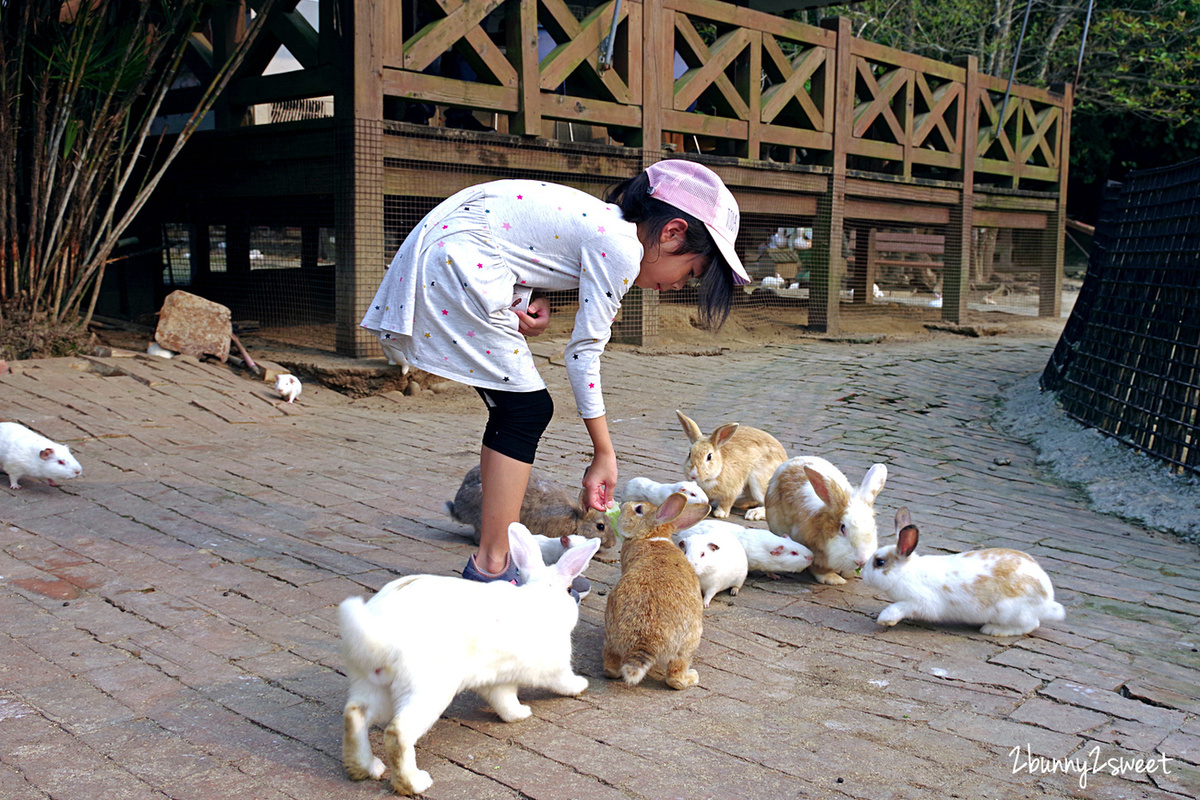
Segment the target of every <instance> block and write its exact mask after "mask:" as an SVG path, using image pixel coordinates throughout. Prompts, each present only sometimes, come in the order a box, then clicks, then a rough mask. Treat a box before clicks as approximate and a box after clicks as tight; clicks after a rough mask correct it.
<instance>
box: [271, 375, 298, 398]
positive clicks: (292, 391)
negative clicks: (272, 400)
mask: <svg viewBox="0 0 1200 800" xmlns="http://www.w3.org/2000/svg"><path fill="white" fill-rule="evenodd" d="M303 388H304V387H302V386H301V385H300V379H299V378H297V377H296V376H295V375H289V374H286V373H285V374H283V375H280V376H279V377H278V378H276V379H275V391H277V392H279V396H280V397H282V398H283V399H284V400H286V401H288V402H289V403H294V402H295V401H296V398H297V397H299V396H300V392H301V391H303Z"/></svg>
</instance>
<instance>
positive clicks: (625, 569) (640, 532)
mask: <svg viewBox="0 0 1200 800" xmlns="http://www.w3.org/2000/svg"><path fill="white" fill-rule="evenodd" d="M708 510H709V509H708V506H706V505H701V504H699V503H692V504H690V505H689V504H688V502H687V496H686V495H684V494H682V493H678V492H677V493H675V494H672V495H671V496H670V497H668V498H667V499H666V500H664V501H663V504H662V505H661V506H658V507H657V508H656V507H655V506H654V505H652V504H651V503H647V502H629V503H625V504H624V505H622V506H621V516H620V520H619V521H618V523H617V528H618V530H619V531H620V533H621V535H622V536H623V537H624V538H625V544H624V545H622V547H621V579H620V580H619V581H617V585H616V586H614V587H613V589H612V591H611V592H609V594H608V602H607V604H606V605H605V607H604V674H605V675H607V676H608V677H610V678H624V679H625V682H626V683H627V684H629V685H631V686H633V685H636V684H637V683H639V682H640V681H641V680H642V678H644V677H645V676H646V674H647V673H651V672H652V673H654V674H655V676H656V677H657V676H659V675H663V674H664V672H665V677H666V681H667V685H668V686H670V687H671V688H672V689H686V688H688V687H689V686H695V685H696V684H697V683H698V682H699V681H700V676H699V674H697V672H696V670H694V669H691V663H692V655H693V654H694V653H695V652H696V648H697V647H699V646H700V636H701V634H702V633H703V631H704V623H703V617H704V602H703V599H702V597H701V595H700V579H699V578H697V577H696V571H695V570H694V569H692V565H691V564H689V563H688V560H687V557H686V556H684V554H683V552H682V551H681V550H680V549H679V548H678V547H677V546H676V545H675V543H674V542H673V541H671V534H673V533H675V532H676V531H678V530H683V529H684V528H689V527H691V526H692V525H694V524H696V523H697V522H699V521H700V520H702V519H704V517H706V516H708Z"/></svg>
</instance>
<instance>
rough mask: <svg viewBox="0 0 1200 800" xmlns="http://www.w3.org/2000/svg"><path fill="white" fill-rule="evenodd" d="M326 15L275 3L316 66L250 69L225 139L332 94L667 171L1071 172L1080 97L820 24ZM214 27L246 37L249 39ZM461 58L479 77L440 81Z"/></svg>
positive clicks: (462, 3)
mask: <svg viewBox="0 0 1200 800" xmlns="http://www.w3.org/2000/svg"><path fill="white" fill-rule="evenodd" d="M248 2H249V4H250V5H251V6H258V5H261V1H260V2H255V0H248ZM581 2H584V3H588V2H592V3H594V2H595V0H581ZM319 5H320V14H321V22H320V24H319V25H318V26H317V27H318V28H319V29H320V30H319V31H318V30H317V29H316V28H314V27H313V26H312V25H310V24H309V23H308V22H307V20H306V19H305V18H304V17H303V16H302V15H300V14H299V13H297V12H295V11H284V10H283V9H285V8H286V6H287V4H286V3H283V4H276V6H277V8H276V10H275V11H273V12H272V20H271V24H270V26H269V29H270V31H271V33H272V36H269V37H264V44H263V45H262V46H263V47H278V46H279V45H280V44H284V45H286V46H287V47H288V49H289V51H290V52H291V53H292V54H293V55H294V56H295V57H296V58H297V60H299V61H300V64H301V66H302V67H303V69H302V70H300V71H297V72H291V73H284V74H275V75H263V74H260V73H262V71H263V68H264V67H265V66H266V64H267V63H269V61H270V58H271V53H267V54H265V55H264V56H261V57H258V58H251V59H248V60H247V65H246V67H244V69H243V74H241V75H239V77H238V80H237V81H236V82H235V84H234V86H233V87H232V88H231V90H230V92H229V93H228V97H227V98H226V100H225V102H224V104H223V105H222V108H223V109H228V108H232V113H226V114H225V115H224V117H223V119H224V120H225V121H224V122H221V121H220V120H219V121H218V126H219V127H233V126H237V125H240V124H243V123H244V122H245V121H246V120H247V119H250V118H251V117H250V115H248V114H246V113H244V112H245V110H246V109H248V108H249V106H251V105H255V104H264V103H271V102H278V101H284V100H295V99H301V98H312V97H320V96H333V97H334V98H335V106H336V107H337V108H338V109H339V111H338V112H337V113H338V114H340V115H342V116H343V117H345V118H351V119H369V118H379V117H382V116H383V114H382V112H381V111H379V109H380V108H382V107H383V105H384V104H383V103H382V99H383V98H384V97H388V98H391V99H392V101H394V102H395V103H399V104H403V103H421V104H428V105H430V106H441V107H459V108H467V109H471V110H474V111H479V112H484V114H483V116H484V118H486V119H488V120H493V119H494V120H495V121H496V123H497V127H498V128H499V129H500V130H501V131H505V132H509V133H516V134H523V135H530V136H549V137H552V136H554V135H555V134H554V128H555V125H554V123H558V124H559V126H560V127H562V128H565V127H566V126H563V125H561V123H564V122H565V123H570V125H571V130H572V131H575V130H580V129H587V130H591V131H593V132H594V133H595V134H596V137H597V139H593V140H599V141H603V142H606V143H610V144H611V143H620V144H624V145H627V146H631V147H640V148H642V149H644V150H645V151H647V154H648V156H650V157H652V158H653V157H656V155H657V154H658V153H660V152H661V148H662V146H663V144H664V142H668V143H669V142H673V143H674V144H675V146H676V148H677V149H684V150H689V151H690V150H692V149H696V148H699V149H706V150H711V151H713V152H716V153H717V154H721V155H729V156H737V157H741V158H745V159H752V160H765V159H770V160H774V161H784V162H792V163H802V164H811V165H814V166H815V167H820V166H822V165H828V164H831V163H835V162H839V161H840V159H841V158H843V157H844V159H845V164H846V166H847V168H848V169H850V170H851V171H856V170H857V171H866V172H873V173H884V174H888V175H892V176H899V177H901V178H932V179H945V180H952V181H961V180H964V179H970V180H973V181H974V182H977V183H992V184H998V185H1001V186H1004V187H1006V188H1009V189H1044V190H1048V191H1051V192H1054V191H1057V190H1058V187H1059V186H1060V183H1061V177H1062V175H1061V173H1062V171H1063V169H1064V168H1065V164H1066V158H1065V154H1066V153H1067V145H1066V143H1067V140H1068V136H1069V131H1068V129H1067V128H1068V125H1067V120H1068V119H1069V109H1064V102H1069V101H1067V100H1065V99H1064V98H1069V97H1070V93H1069V91H1066V90H1064V91H1063V93H1061V94H1060V93H1055V92H1050V91H1047V90H1044V89H1036V88H1032V87H1029V86H1022V85H1013V86H1012V87H1009V86H1007V85H1006V82H1005V81H1003V80H1000V79H997V78H995V77H991V76H988V75H986V74H983V73H980V72H978V70H977V69H976V68H975V65H974V62H973V61H972V62H969V63H964V64H955V65H952V64H947V63H943V62H939V61H934V60H932V59H928V58H922V57H919V56H915V55H913V54H911V53H905V52H903V51H900V50H895V49H892V48H888V47H883V46H881V45H878V44H874V43H872V42H869V41H865V40H862V39H856V38H854V37H853V36H852V35H850V33H849V28H848V27H841V28H839V26H838V24H837V23H838V21H837V20H836V19H831V20H827V22H828V23H829V24H828V25H826V26H824V27H813V26H810V25H804V24H801V23H798V22H793V21H791V20H787V19H784V18H782V17H776V16H772V15H770V14H765V13H761V12H756V11H751V10H749V9H746V8H741V7H738V6H734V5H731V4H728V3H722V2H717V1H716V0H609V2H606V3H603V4H600V5H598V6H596V7H595V8H593V9H592V10H591V11H590V12H588V13H586V15H585V16H584V17H583V18H582V19H579V18H577V17H576V16H575V13H574V12H573V11H572V8H575V9H576V10H578V9H579V8H580V7H578V6H568V4H567V3H566V2H564V0H382V2H378V1H376V2H372V0H339V2H335V0H320V4H319ZM584 7H586V6H584ZM614 14H615V15H616V22H617V24H616V25H615V26H614V25H613V17H614ZM211 29H212V30H219V31H225V32H226V34H228V35H236V26H229V25H215V24H214V25H213V26H211ZM406 31H408V32H409V33H408V34H407V35H406V34H405V32H406ZM551 41H552V44H550V45H548V42H551ZM220 44H221V42H220V41H218V42H215V43H212V44H211V45H209V46H210V47H211V48H212V51H214V52H215V51H216V50H217V49H220V47H219V45H220ZM199 49H200V50H203V48H202V47H201V48H199ZM610 50H611V58H608V57H607V56H608V53H609V52H610ZM448 51H454V52H455V53H456V54H458V55H459V56H460V58H461V60H462V61H464V62H465V63H466V64H468V65H469V67H470V68H471V71H472V72H473V73H474V75H473V77H472V78H471V79H469V80H468V79H464V78H463V77H461V75H447V74H445V73H446V72H447V71H446V70H444V69H441V70H439V69H438V63H439V60H441V61H445V60H446V58H445V56H444V54H445V53H447V52H448ZM194 61H195V63H197V64H201V63H202V61H201V60H199V59H196V60H194ZM1002 113H1003V116H1004V119H1003V121H1002V122H998V121H999V118H1000V115H1001V114H1002ZM258 118H259V119H269V118H270V115H269V114H264V115H259V116H258Z"/></svg>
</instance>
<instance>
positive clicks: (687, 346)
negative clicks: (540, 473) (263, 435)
mask: <svg viewBox="0 0 1200 800" xmlns="http://www.w3.org/2000/svg"><path fill="white" fill-rule="evenodd" d="M573 317H574V314H573V310H572V309H568V308H566V307H565V306H563V307H557V306H556V307H555V308H554V309H553V310H552V313H551V321H550V327H549V328H548V329H547V331H546V332H545V333H544V334H543V335H542V336H540V337H538V338H537V339H533V340H531V344H532V345H533V346H534V347H535V348H540V349H541V350H542V351H543V352H545V353H547V354H549V353H554V352H561V349H562V345H563V344H565V343H566V341H567V339H568V338H569V336H570V331H571V326H572V323H573V321H574V320H573ZM1065 321H1066V318H1065V317H1061V318H1057V319H1055V318H1039V317H1029V316H1022V315H1018V314H1005V313H1002V312H989V313H986V314H985V313H979V312H968V316H967V319H966V320H965V321H964V323H963V324H961V325H949V324H945V323H943V322H942V321H941V312H940V311H939V310H937V309H932V308H916V307H906V306H897V305H880V306H872V307H862V306H851V305H848V304H843V306H842V309H841V325H840V330H839V331H838V332H837V333H817V332H813V331H810V330H808V328H807V324H808V313H807V310H806V309H804V308H801V307H797V306H795V305H789V304H785V303H780V304H778V305H767V304H762V305H756V306H754V307H739V308H735V309H734V311H733V313H731V314H730V317H729V319H728V320H727V321H726V323H725V325H724V326H723V327H722V329H721V330H720V331H719V332H718V333H711V332H708V331H705V330H703V329H701V328H699V327H697V325H696V312H695V309H694V308H693V307H691V306H687V305H682V304H678V303H671V302H664V303H661V304H660V305H659V329H658V337H657V340H656V341H655V342H654V343H653V344H648V345H634V344H622V343H619V342H615V341H614V342H612V343H610V344H609V346H608V347H609V349H610V350H632V351H636V352H643V353H647V354H695V355H697V356H703V355H710V354H715V353H719V352H722V351H737V350H741V349H753V348H757V347H761V346H763V345H767V344H780V343H785V342H792V341H797V340H802V339H810V340H823V341H839V342H847V343H852V344H861V345H864V346H880V345H883V344H885V343H888V342H911V341H933V340H936V339H939V338H944V339H948V340H954V339H958V338H961V337H975V336H989V337H991V336H999V337H1022V338H1046V339H1048V340H1055V339H1057V338H1058V336H1059V334H1060V333H1061V332H1062V328H1063V324H1064V323H1065ZM96 333H97V337H98V339H99V341H100V343H101V344H103V345H106V346H108V347H113V348H121V349H124V350H133V351H138V352H144V351H145V350H146V348H147V346H148V345H149V344H150V342H151V341H152V339H153V337H152V334H151V332H150V331H149V330H148V329H147V330H145V331H132V330H121V329H115V328H107V329H100V330H97V331H96ZM240 338H241V340H242V342H243V344H244V346H245V347H246V349H247V351H248V352H249V354H250V356H251V358H253V359H254V360H256V361H268V362H275V363H278V364H280V365H282V366H284V367H286V368H288V369H290V370H291V371H293V372H294V373H295V374H297V375H298V376H299V377H300V378H301V379H302V380H303V381H304V382H305V383H306V384H307V383H314V382H315V383H320V384H323V385H325V386H328V387H330V388H332V389H335V390H337V391H339V392H341V393H343V394H346V395H348V396H350V397H352V398H354V399H355V400H356V401H357V402H369V398H370V397H374V396H379V395H387V394H389V393H392V397H391V400H396V399H397V398H396V397H395V394H394V393H396V392H402V393H403V394H404V395H405V397H404V405H405V408H406V409H411V410H414V411H415V410H421V409H424V408H434V407H436V408H437V409H438V410H440V411H455V412H457V411H464V410H469V409H474V408H477V407H478V405H479V398H478V396H477V395H476V394H475V392H474V390H473V389H471V388H469V387H466V386H462V385H460V384H456V383H454V382H452V381H446V380H443V379H442V378H439V377H437V376H434V375H429V374H427V373H424V372H420V371H414V373H413V376H412V377H413V379H414V380H412V381H411V383H413V384H415V385H413V386H411V387H410V380H409V379H407V378H401V376H400V375H399V370H397V369H396V368H395V367H388V366H387V365H386V362H384V361H383V359H382V358H378V359H360V360H352V359H346V358H343V357H340V356H337V355H335V354H333V353H329V352H327V351H323V350H319V349H314V348H305V347H299V346H296V345H293V344H289V343H285V342H281V341H278V340H276V339H271V338H266V337H265V336H262V335H258V334H246V335H242V336H241V337H240ZM418 386H419V387H420V388H419V390H418V389H417V387H418ZM556 413H559V414H564V415H566V416H574V405H573V404H572V403H569V402H562V403H559V404H558V411H557V412H556Z"/></svg>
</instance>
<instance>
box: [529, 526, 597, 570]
mask: <svg viewBox="0 0 1200 800" xmlns="http://www.w3.org/2000/svg"><path fill="white" fill-rule="evenodd" d="M533 540H534V541H535V542H537V545H538V549H539V550H540V551H541V553H542V561H543V562H544V563H546V564H554V563H556V562H557V561H558V560H559V559H560V558H562V554H563V553H565V552H567V551H568V550H570V549H571V548H572V547H580V546H582V545H584V544H587V537H586V536H580V535H578V534H575V533H572V534H570V535H569V536H562V537H558V538H556V537H554V536H542V535H541V534H538V533H535V534H534V535H533Z"/></svg>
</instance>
